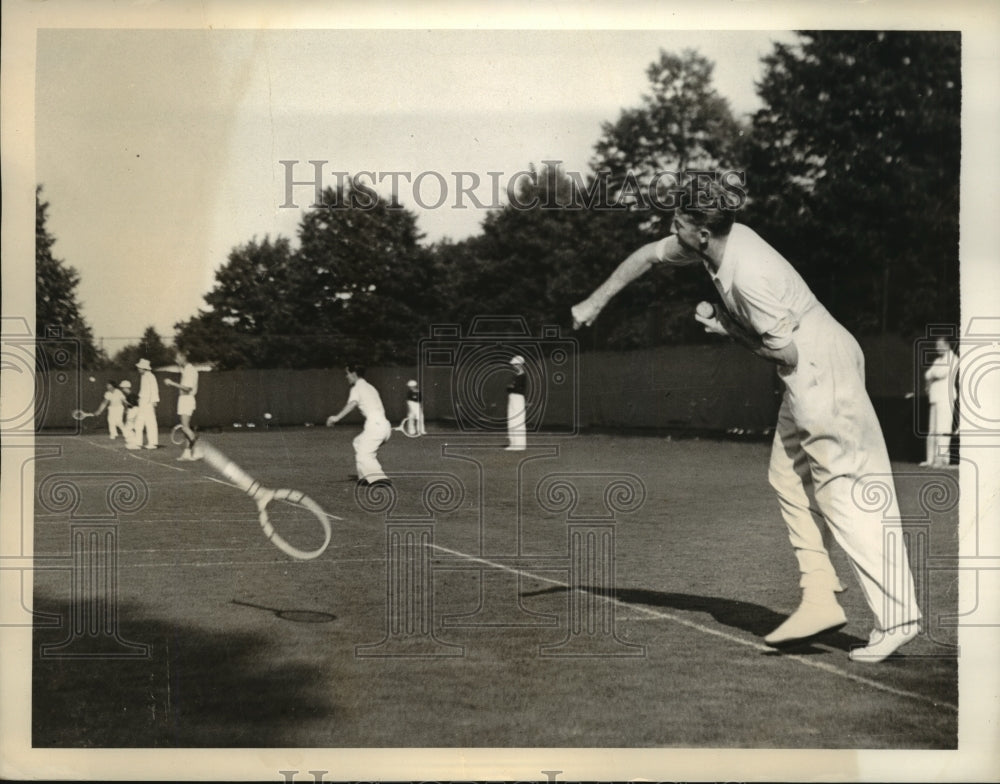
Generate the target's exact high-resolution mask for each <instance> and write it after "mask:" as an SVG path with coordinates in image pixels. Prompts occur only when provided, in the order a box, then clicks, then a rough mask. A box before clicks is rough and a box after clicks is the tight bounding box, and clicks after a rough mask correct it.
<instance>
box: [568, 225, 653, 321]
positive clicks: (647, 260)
mask: <svg viewBox="0 0 1000 784" xmlns="http://www.w3.org/2000/svg"><path fill="white" fill-rule="evenodd" d="M657 245H658V243H657V242H650V243H649V244H648V245H643V246H642V247H641V248H639V249H638V250H636V251H634V252H633V253H632V254H631V255H630V256H629V257H628V258H627V259H625V261H623V262H622V263H621V264H619V265H618V267H617V268H616V269H615V271H614V272H612V273H611V275H610V276H609V277H608V279H607V280H606V281H604V283H602V284H601V285H600V286H598V287H597V288H596V289H595V290H594V292H593V293H592V294H591V295H590V296H589V297H587V299H585V300H583V301H582V302H579V303H577V304H576V305H574V306H573V308H572V311H571V312H572V314H573V329H579V328H580V327H581V326H586V327H589V326H590V325H591V324H593V323H594V319H596V318H597V315H598V314H599V313H600V312H601V311H602V310H603V309H604V306H605V305H607V304H608V301H609V300H610V299H611V298H612V297H613V296H614V295H615V294H617V293H618V292H619V291H621V290H622V289H623V288H625V287H626V286H627V285H628V284H629V283H631V282H632V281H634V280H637V279H638V278H641V277H642V276H643V275H645V274H646V272H647V271H649V269H650V268H651V267H652V266H653V265H654V264H655V263H656V262H657V261H658V258H657V255H656V246H657Z"/></svg>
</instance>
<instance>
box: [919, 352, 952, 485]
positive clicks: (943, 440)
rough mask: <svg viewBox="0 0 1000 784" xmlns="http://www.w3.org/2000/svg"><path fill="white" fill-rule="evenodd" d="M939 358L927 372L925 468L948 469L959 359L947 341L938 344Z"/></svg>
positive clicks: (923, 464) (925, 382)
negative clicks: (956, 372)
mask: <svg viewBox="0 0 1000 784" xmlns="http://www.w3.org/2000/svg"><path fill="white" fill-rule="evenodd" d="M935 348H936V349H937V352H938V356H937V357H936V358H935V360H934V362H933V363H932V364H931V366H930V367H929V368H927V370H926V371H925V372H924V389H925V391H926V392H927V402H928V408H929V411H928V417H927V442H926V446H927V455H926V459H925V460H924V462H922V463H921V464H920V465H922V466H934V467H935V468H948V467H949V465H950V464H951V455H950V454H949V447H950V445H951V434H952V431H953V429H954V417H955V394H954V385H953V383H952V381H953V379H954V378H955V366H956V365H957V363H958V357H957V356H956V355H955V352H954V351H952V348H951V343H950V342H949V341H948V340H947V339H946V338H938V339H937V342H936V343H935Z"/></svg>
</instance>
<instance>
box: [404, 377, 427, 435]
mask: <svg viewBox="0 0 1000 784" xmlns="http://www.w3.org/2000/svg"><path fill="white" fill-rule="evenodd" d="M403 430H404V431H405V432H406V433H407V434H409V435H417V436H425V435H427V431H426V430H425V429H424V406H423V401H422V400H421V399H420V387H419V386H418V385H417V382H416V381H414V380H413V379H410V380H409V381H407V382H406V419H405V420H403Z"/></svg>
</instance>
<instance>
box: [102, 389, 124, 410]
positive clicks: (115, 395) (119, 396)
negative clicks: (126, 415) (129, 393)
mask: <svg viewBox="0 0 1000 784" xmlns="http://www.w3.org/2000/svg"><path fill="white" fill-rule="evenodd" d="M104 399H105V400H107V401H108V407H109V408H124V407H125V393H124V392H122V391H121V390H120V389H112V390H111V391H110V392H105V393H104Z"/></svg>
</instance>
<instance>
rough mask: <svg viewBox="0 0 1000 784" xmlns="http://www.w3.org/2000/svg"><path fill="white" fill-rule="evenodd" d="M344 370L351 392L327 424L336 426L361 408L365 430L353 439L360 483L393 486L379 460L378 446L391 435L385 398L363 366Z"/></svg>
mask: <svg viewBox="0 0 1000 784" xmlns="http://www.w3.org/2000/svg"><path fill="white" fill-rule="evenodd" d="M345 373H346V375H347V383H348V384H350V385H351V392H350V395H349V396H348V398H347V403H346V404H345V405H344V407H343V408H342V409H341V410H340V411H339V412H337V413H336V414H332V415H331V416H329V417H327V420H326V426H327V427H333V426H334V425H335V424H337V422H339V421H340V420H341V419H343V418H344V417H345V416H347V415H348V414H349V413H350V412H351V411H353V410H354V409H355V408H356V409H358V410H359V411H360V412H361V414H362V416H364V418H365V426H364V429H363V430H362V431H361V434H360V435H358V436H357V437H356V438H355V439H354V441H353V442H352V443H353V446H354V461H355V464H356V465H357V470H358V484H360V485H392V482H391V481H390V480H389V477H388V476H386V474H385V472H384V471H383V470H382V466H381V464H380V463H379V461H378V450H379V447H381V446H382V444H384V443H385V442H386V441H388V440H389V436H391V435H392V425H390V424H389V420H388V419H386V418H385V408H384V407H383V405H382V398H381V397H380V396H379V393H378V390H377V389H375V387H373V386H372V385H371V384H369V383H368V382H367V381H366V380H365V378H364V376H365V369H364V368H363V367H361V366H360V365H348V366H347V368H345Z"/></svg>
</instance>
